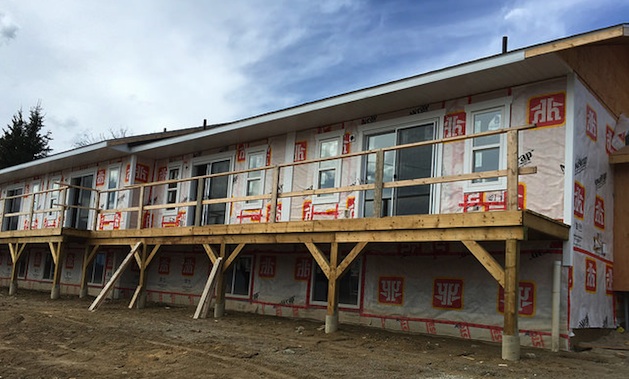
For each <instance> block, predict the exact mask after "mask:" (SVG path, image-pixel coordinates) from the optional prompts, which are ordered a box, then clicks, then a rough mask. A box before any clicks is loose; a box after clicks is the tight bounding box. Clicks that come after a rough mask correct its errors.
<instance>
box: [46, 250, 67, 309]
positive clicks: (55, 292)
mask: <svg viewBox="0 0 629 379" xmlns="http://www.w3.org/2000/svg"><path fill="white" fill-rule="evenodd" d="M48 246H49V247H50V253H51V254H52V259H53V261H54V263H55V271H54V274H53V276H52V288H51V289H50V298H51V299H53V300H54V299H58V298H59V296H60V295H61V288H60V284H59V283H60V281H61V269H62V267H61V263H62V261H63V259H62V250H61V242H57V243H56V244H55V243H52V242H50V243H49V244H48Z"/></svg>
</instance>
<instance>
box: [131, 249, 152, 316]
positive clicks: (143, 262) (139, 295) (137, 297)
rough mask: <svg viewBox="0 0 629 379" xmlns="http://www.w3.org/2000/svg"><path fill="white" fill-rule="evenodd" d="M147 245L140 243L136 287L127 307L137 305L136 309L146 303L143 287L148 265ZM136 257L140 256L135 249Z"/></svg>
mask: <svg viewBox="0 0 629 379" xmlns="http://www.w3.org/2000/svg"><path fill="white" fill-rule="evenodd" d="M147 248H148V246H147V245H146V244H143V245H142V256H141V258H140V260H139V262H138V267H139V268H140V278H139V280H138V287H137V288H136V289H135V292H134V293H133V297H132V298H131V301H130V302H129V309H131V308H133V307H135V306H136V305H137V307H138V309H140V308H144V305H145V303H146V299H145V298H144V296H143V295H144V288H145V287H146V268H147V267H148V259H147V254H146V250H147ZM134 256H135V257H136V259H138V257H139V256H140V255H139V254H138V252H137V251H136V253H135V255H134Z"/></svg>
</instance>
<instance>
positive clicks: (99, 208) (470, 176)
mask: <svg viewBox="0 0 629 379" xmlns="http://www.w3.org/2000/svg"><path fill="white" fill-rule="evenodd" d="M534 127H535V125H526V126H522V127H517V128H508V129H498V130H492V131H487V132H482V133H476V134H471V135H464V136H454V137H448V138H440V139H435V140H430V141H422V142H415V143H409V144H403V145H396V146H390V147H385V148H379V149H371V150H364V151H356V152H352V153H348V154H342V155H337V156H333V157H325V158H316V159H307V160H303V161H299V162H286V163H281V164H277V165H269V166H264V167H258V168H252V169H243V170H234V171H229V172H222V173H214V174H207V175H200V176H194V177H188V178H181V179H169V180H162V181H157V182H150V183H143V184H133V185H129V186H125V187H122V188H114V189H101V190H99V189H96V188H90V187H83V186H78V185H73V184H70V183H63V182H57V183H55V184H56V185H57V186H58V188H52V189H47V190H42V191H36V192H32V193H27V194H20V195H14V196H6V197H4V198H0V202H1V205H0V206H1V207H2V208H1V210H4V209H5V204H6V202H7V201H8V200H11V199H19V198H21V199H25V198H26V199H29V204H30V205H29V209H28V210H21V211H19V212H10V213H4V212H2V214H0V219H3V218H7V217H26V218H27V225H28V226H29V228H31V227H32V225H33V221H34V219H35V218H36V217H37V216H38V215H39V214H43V215H46V214H50V213H54V212H58V213H59V214H58V215H59V219H60V220H59V223H58V224H59V225H58V226H63V225H64V217H67V215H65V213H66V212H67V211H68V210H71V209H77V210H87V211H91V212H93V215H92V223H91V225H90V226H89V227H90V228H91V229H92V230H96V229H97V228H98V221H99V219H100V218H101V217H102V216H106V215H111V214H118V213H120V214H122V213H124V214H126V215H127V218H128V219H129V220H131V219H133V214H135V216H136V218H135V220H136V227H137V228H140V229H141V228H144V227H146V226H147V225H145V223H144V222H143V217H144V213H145V212H149V213H150V212H153V211H159V210H163V209H179V208H191V207H195V214H194V220H195V225H196V226H199V225H200V224H201V212H202V211H203V209H202V208H203V206H206V205H213V204H233V203H240V202H253V201H268V202H270V204H271V207H270V214H269V217H268V222H276V217H275V215H276V208H277V204H278V200H279V199H287V198H295V197H308V196H313V197H314V196H321V195H333V194H340V193H348V192H361V191H373V192H374V212H373V213H374V217H380V215H381V209H379V207H381V205H382V198H383V191H384V190H385V189H391V188H404V187H412V186H418V185H435V184H443V183H452V182H462V181H470V180H479V179H490V178H500V177H506V178H507V180H506V182H507V184H506V194H507V200H506V209H508V210H514V209H517V184H518V175H528V174H534V173H536V172H537V170H536V168H535V167H527V168H518V134H519V133H520V132H521V131H524V130H528V129H531V128H534ZM501 134H506V137H507V138H506V140H507V141H506V146H507V152H506V156H507V165H506V168H504V169H499V170H491V171H483V172H474V173H459V174H453V175H440V176H430V177H424V178H415V179H405V180H393V181H384V178H383V175H384V154H385V153H386V152H390V151H399V150H404V149H409V148H415V147H420V146H434V145H440V144H441V145H443V144H447V143H453V142H461V141H465V140H472V139H474V138H480V137H488V136H493V135H501ZM369 155H375V157H376V160H375V167H376V172H375V180H374V182H373V183H360V182H358V183H354V184H351V185H344V186H338V187H334V188H307V189H298V190H291V191H282V190H281V188H280V185H279V182H280V178H281V174H283V173H284V174H286V171H287V170H288V169H294V168H296V167H298V166H304V165H317V164H320V163H321V162H329V161H340V162H345V161H346V160H348V159H363V158H364V157H366V156H369ZM283 171H284V172H283ZM252 172H264V173H265V174H268V173H269V172H270V173H271V174H272V176H271V178H272V184H271V188H270V189H268V188H267V190H266V191H263V192H264V193H262V194H257V195H249V196H244V195H243V196H229V197H223V198H213V199H208V198H204V193H203V190H204V189H203V185H202V183H203V182H204V181H207V180H212V179H215V178H221V177H225V176H227V177H228V178H234V177H236V176H239V175H247V174H248V173H252ZM291 174H293V173H292V172H291ZM183 183H190V194H191V196H192V194H194V197H195V198H194V199H190V200H188V199H186V200H185V201H179V202H174V203H156V204H153V199H150V198H147V194H148V193H150V191H151V189H153V188H155V187H162V186H166V187H167V186H169V185H172V184H176V185H177V186H181V185H182V184H183ZM195 183H196V187H197V188H196V192H195V191H194V190H193V188H194V187H193V186H194V185H195ZM263 186H264V181H263ZM312 186H314V183H312ZM267 187H268V186H267ZM71 189H75V190H84V191H90V199H92V201H90V205H89V206H87V205H77V204H72V202H71V201H70V199H69V198H68V191H69V190H71ZM52 192H56V193H57V195H58V196H57V201H56V202H55V203H54V204H51V206H52V205H55V206H56V207H54V208H50V207H48V208H46V209H35V208H34V206H35V204H36V203H37V204H40V203H42V201H45V200H46V199H47V195H48V194H49V193H52ZM123 192H126V193H127V194H128V196H129V198H134V197H135V196H136V195H137V200H136V201H137V205H131V206H125V207H120V208H113V209H106V205H105V204H102V201H101V196H102V195H104V196H105V197H107V196H108V194H110V193H114V194H116V195H117V196H120V194H122V193H123ZM94 197H95V201H93V199H94ZM136 201H134V202H136ZM3 225H4V224H3ZM150 227H152V225H151V226H150Z"/></svg>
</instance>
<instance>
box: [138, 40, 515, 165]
mask: <svg viewBox="0 0 629 379" xmlns="http://www.w3.org/2000/svg"><path fill="white" fill-rule="evenodd" d="M524 59H525V57H524V51H513V52H510V53H506V54H500V55H496V56H493V57H489V58H484V59H480V60H476V61H473V62H469V63H464V64H460V65H457V66H453V67H449V68H446V69H442V70H438V71H432V72H429V73H426V74H422V75H418V76H414V77H410V78H406V79H401V80H397V81H394V82H390V83H386V84H382V85H378V86H374V87H370V88H366V89H363V90H358V91H354V92H350V93H347V94H343V95H339V96H334V97H330V98H327V99H323V100H318V101H314V102H311V103H306V104H303V105H299V106H296V107H292V108H288V109H284V110H280V111H277V112H272V113H267V114H263V115H260V116H255V117H252V118H247V119H244V120H240V121H236V122H233V123H231V124H226V125H223V126H219V127H214V128H211V129H208V130H204V131H200V132H196V133H191V134H187V135H185V136H180V137H173V138H168V139H165V140H162V141H157V142H152V143H147V144H144V145H141V146H136V147H132V148H131V149H130V151H131V152H132V153H135V154H141V153H142V152H144V151H148V150H154V149H159V148H162V147H165V146H169V145H174V144H177V143H180V142H187V141H190V140H194V139H197V138H203V137H207V136H212V135H218V134H222V133H227V132H231V131H235V130H238V129H242V128H246V127H249V126H253V125H256V124H262V123H266V122H272V121H276V120H281V119H284V118H290V117H293V116H298V115H302V114H305V113H310V112H316V111H321V110H324V109H326V108H332V107H335V106H338V105H342V104H346V103H351V102H355V101H360V100H363V99H367V98H371V97H376V96H381V95H386V94H389V93H393V92H396V91H401V90H405V89H408V88H413V87H419V86H422V85H425V84H429V83H434V82H438V81H441V80H446V79H451V78H454V77H457V76H463V75H467V74H471V73H474V72H479V71H484V70H489V69H492V68H496V67H500V66H505V65H508V64H511V63H515V62H520V61H522V60H524Z"/></svg>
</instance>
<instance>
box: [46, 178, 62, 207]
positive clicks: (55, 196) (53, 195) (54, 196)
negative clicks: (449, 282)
mask: <svg viewBox="0 0 629 379" xmlns="http://www.w3.org/2000/svg"><path fill="white" fill-rule="evenodd" d="M60 181H61V178H53V179H51V180H50V189H53V190H57V191H51V192H48V193H49V195H48V196H49V200H48V205H49V207H48V209H53V208H57V207H58V203H59V191H58V190H59V182H60ZM56 214H57V212H55V211H52V210H49V211H48V216H56Z"/></svg>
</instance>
